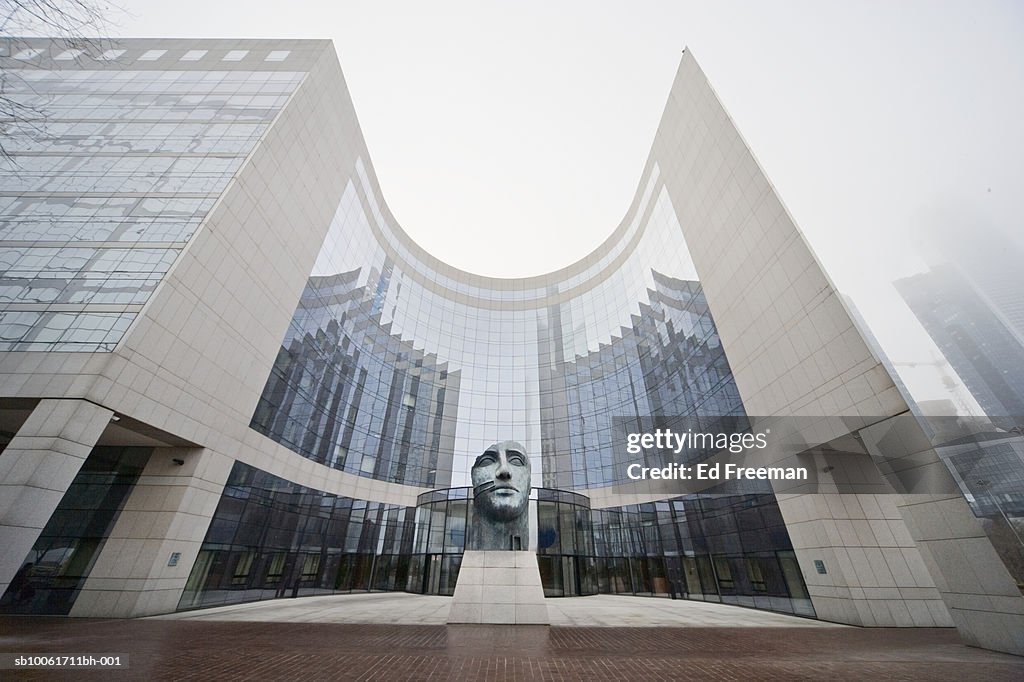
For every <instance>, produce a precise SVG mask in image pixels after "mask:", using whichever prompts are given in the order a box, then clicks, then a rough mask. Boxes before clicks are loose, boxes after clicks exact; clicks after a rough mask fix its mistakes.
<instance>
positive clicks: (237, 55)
mask: <svg viewBox="0 0 1024 682" xmlns="http://www.w3.org/2000/svg"><path fill="white" fill-rule="evenodd" d="M247 54H249V50H231V51H230V52H228V53H227V54H226V55H224V59H223V60H222V61H225V62H240V61H242V60H243V59H245V55H247Z"/></svg>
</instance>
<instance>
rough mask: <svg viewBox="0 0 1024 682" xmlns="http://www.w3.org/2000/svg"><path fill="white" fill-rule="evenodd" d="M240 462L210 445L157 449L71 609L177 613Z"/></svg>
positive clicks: (120, 614)
mask: <svg viewBox="0 0 1024 682" xmlns="http://www.w3.org/2000/svg"><path fill="white" fill-rule="evenodd" d="M179 462H180V464H179ZM233 462H234V460H233V459H232V458H230V457H227V456H225V455H223V454H220V453H217V452H215V451H213V450H210V449H208V448H207V449H204V448H156V449H154V451H153V454H152V455H151V456H150V458H149V462H148V463H147V465H146V468H145V469H144V470H143V471H142V474H141V476H140V477H139V480H138V482H137V483H136V484H135V487H134V488H133V490H132V492H131V494H130V495H129V496H128V500H127V501H126V502H125V506H124V509H123V510H122V511H121V514H120V515H119V516H118V518H117V522H116V523H115V524H114V528H113V529H112V530H111V532H110V536H109V537H108V538H107V540H106V542H105V543H104V545H103V549H102V550H101V551H100V554H99V556H98V557H97V559H96V563H95V564H94V565H93V568H92V571H91V572H90V573H89V577H88V579H87V580H86V581H85V584H84V585H83V587H82V591H81V593H80V594H79V595H78V598H77V599H76V600H75V605H74V606H73V607H72V609H71V613H70V615H71V616H80V617H94V618H99V617H102V618H134V617H139V616H150V615H155V614H160V613H170V612H172V611H174V610H175V609H176V608H177V606H178V600H179V599H180V598H181V593H182V591H183V590H184V589H185V584H186V582H187V581H188V577H189V574H190V573H191V571H192V566H193V564H195V560H196V557H197V556H198V554H199V548H200V547H201V546H202V542H203V538H205V537H206V531H207V529H208V528H209V525H210V519H211V518H212V517H213V513H214V511H216V509H217V503H218V502H219V501H220V496H221V493H222V492H223V490H224V484H225V483H226V482H227V479H228V474H229V473H230V471H231V465H232V464H233ZM173 555H177V557H175V558H174V559H172V556H173ZM172 564H173V565H172Z"/></svg>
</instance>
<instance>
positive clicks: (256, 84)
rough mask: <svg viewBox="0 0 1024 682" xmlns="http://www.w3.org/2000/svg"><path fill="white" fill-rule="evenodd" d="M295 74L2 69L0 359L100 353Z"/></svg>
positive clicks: (149, 289) (282, 99) (298, 76)
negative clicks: (14, 119) (5, 113)
mask: <svg viewBox="0 0 1024 682" xmlns="http://www.w3.org/2000/svg"><path fill="white" fill-rule="evenodd" d="M304 77H305V74H304V73H301V72H289V71H242V70H223V69H220V70H218V69H216V68H211V69H209V70H202V69H198V68H191V69H190V70H150V69H139V70H135V69H132V68H127V67H125V68H118V69H112V68H107V69H101V68H97V69H95V70H88V69H74V70H61V69H46V68H21V69H12V70H7V73H6V77H5V80H4V97H5V98H8V99H10V100H12V101H13V102H15V103H16V105H17V106H19V107H22V108H23V109H24V111H25V112H27V113H26V116H29V117H30V118H37V119H39V120H40V121H42V122H41V123H39V124H38V125H27V124H24V125H12V124H6V125H5V132H4V141H3V150H4V155H2V156H0V351H4V350H10V351H73V352H103V351H111V350H113V349H114V347H115V346H116V345H117V343H118V341H120V339H121V337H122V336H123V335H124V333H125V331H126V330H127V329H128V327H129V325H130V324H131V323H132V321H133V320H134V319H135V316H136V315H137V314H138V312H139V311H140V310H141V309H142V305H143V304H144V303H145V302H146V301H147V299H148V298H149V296H150V295H151V294H152V293H153V291H154V290H155V289H156V287H157V285H158V284H159V283H160V281H161V279H162V278H163V276H164V275H165V274H166V273H167V271H168V269H169V268H170V267H171V265H172V264H173V263H174V261H175V259H176V258H177V256H178V254H179V253H180V252H181V250H182V249H183V248H184V247H185V245H186V244H187V243H188V241H189V239H190V238H191V237H192V235H193V234H194V233H195V231H196V229H197V228H198V226H199V224H200V223H201V222H202V220H203V218H204V217H205V216H206V214H207V213H208V212H209V210H210V209H211V208H212V206H213V204H214V202H215V200H216V198H217V197H218V196H219V195H220V193H221V192H222V191H223V190H224V188H225V187H226V186H227V184H228V182H229V181H230V180H231V178H232V177H233V176H234V175H235V172H236V171H237V170H238V169H239V168H240V167H241V165H242V163H243V161H244V160H245V158H246V156H247V155H248V154H249V152H250V151H251V150H252V149H253V147H254V146H255V145H256V143H257V141H259V139H260V138H261V137H262V135H263V134H264V132H265V131H266V130H267V128H268V126H269V125H270V123H271V121H272V120H273V119H274V118H275V116H276V115H277V114H278V112H279V111H280V110H281V108H282V107H283V106H284V104H285V103H286V102H287V100H288V97H289V96H290V94H291V93H292V92H293V91H294V90H295V88H296V87H297V86H298V85H299V83H301V82H302V80H303V78H304Z"/></svg>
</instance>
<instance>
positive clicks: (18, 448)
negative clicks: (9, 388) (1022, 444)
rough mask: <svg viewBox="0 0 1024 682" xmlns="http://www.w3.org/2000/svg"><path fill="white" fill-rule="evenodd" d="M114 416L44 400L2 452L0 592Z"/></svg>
mask: <svg viewBox="0 0 1024 682" xmlns="http://www.w3.org/2000/svg"><path fill="white" fill-rule="evenodd" d="M113 414H114V413H113V411H111V410H108V409H106V408H105V407H100V406H99V405H96V404H95V403H90V402H87V401H85V400H59V399H44V400H41V401H40V402H39V404H38V405H36V407H35V409H34V410H32V414H31V415H29V417H28V419H27V420H26V421H25V423H24V424H23V425H22V426H21V428H20V429H18V433H17V434H16V435H15V436H14V439H13V440H11V442H10V444H9V445H8V446H7V449H6V450H4V452H3V455H0V546H2V547H3V551H2V552H0V594H2V593H3V591H5V590H6V589H7V586H8V585H9V584H10V582H11V579H12V578H13V577H14V574H15V573H16V572H17V571H18V568H19V567H20V566H21V564H22V562H23V561H24V559H25V557H26V556H27V555H28V553H29V551H30V550H31V549H32V546H33V545H34V544H35V542H36V540H37V539H39V534H40V533H41V532H42V530H43V527H44V526H46V523H47V521H49V520H50V516H52V515H53V512H54V510H55V509H56V508H57V505H58V504H59V503H60V501H61V498H63V497H64V493H65V492H67V489H68V487H69V486H70V485H71V482H72V481H73V480H74V479H75V476H76V475H77V474H78V471H79V470H80V469H81V468H82V464H83V463H84V462H85V460H86V458H87V457H88V456H89V453H90V452H92V449H93V446H95V445H96V441H97V440H99V437H100V435H101V434H102V433H103V430H104V429H105V428H106V427H107V424H109V423H110V418H111V417H112V416H113Z"/></svg>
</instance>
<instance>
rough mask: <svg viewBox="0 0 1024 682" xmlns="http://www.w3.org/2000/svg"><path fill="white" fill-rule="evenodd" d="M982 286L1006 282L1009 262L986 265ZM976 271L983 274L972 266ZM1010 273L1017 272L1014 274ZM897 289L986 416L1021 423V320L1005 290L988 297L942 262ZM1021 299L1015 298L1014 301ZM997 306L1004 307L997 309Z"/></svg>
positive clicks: (1023, 413)
mask: <svg viewBox="0 0 1024 682" xmlns="http://www.w3.org/2000/svg"><path fill="white" fill-rule="evenodd" d="M989 267H990V268H992V269H993V270H994V271H995V272H993V273H985V274H986V276H985V277H983V278H982V279H981V281H982V282H983V283H989V282H992V281H995V282H999V281H1000V280H1004V279H1009V277H1008V276H1006V275H1004V276H1002V277H1000V273H1001V272H1008V268H1009V267H1010V266H1009V265H1008V264H1005V263H1003V264H995V263H993V264H990V266H989ZM973 270H974V271H978V270H982V266H981V265H980V264H976V265H975V266H974V268H973ZM1014 274H1016V273H1015V271H1014ZM895 285H896V289H897V291H899V292H900V295H901V296H902V297H903V300H904V301H906V303H907V305H908V306H910V309H911V310H913V311H914V315H915V316H916V317H917V319H918V320H920V322H921V324H922V325H923V326H924V328H925V331H927V332H928V335H929V336H931V337H932V339H934V340H935V344H936V345H937V346H938V347H939V349H940V350H941V351H942V354H943V355H944V356H945V357H946V359H947V360H948V361H949V364H950V365H951V366H952V367H953V369H954V370H955V371H956V373H957V374H958V375H959V376H960V378H961V379H963V382H964V385H965V386H966V387H967V390H969V391H970V392H971V395H973V396H974V398H975V400H977V401H978V405H979V406H980V407H981V409H982V410H983V411H984V412H985V414H986V415H988V416H989V417H991V418H993V419H998V420H999V421H1001V422H1005V423H1007V424H1008V425H1009V426H1010V427H1012V426H1013V425H1015V424H1021V422H1022V419H1024V337H1021V336H1019V332H1018V331H1017V330H1016V327H1017V326H1019V323H1020V321H1021V319H1024V317H1022V316H1021V315H1020V313H1019V311H1018V310H1017V309H1016V307H1015V306H1011V305H1009V299H1011V298H1012V297H1011V295H1010V292H1011V290H1010V288H1009V287H1003V288H998V287H994V286H992V287H990V288H989V290H992V294H994V295H996V296H997V297H995V298H994V297H993V296H990V295H987V293H988V292H987V290H986V289H983V288H982V287H981V286H979V284H978V283H977V281H976V280H975V279H974V278H971V277H969V276H967V274H966V273H965V272H964V270H962V269H961V268H958V267H956V266H954V265H952V264H949V263H946V264H942V265H937V266H934V267H932V268H931V269H930V270H929V271H928V272H924V273H921V274H917V275H913V276H911V277H907V278H904V279H901V280H897V281H896V282H895ZM1018 298H1019V297H1018ZM1000 302H1004V303H1006V305H1002V306H999V305H997V304H998V303H1000Z"/></svg>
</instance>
